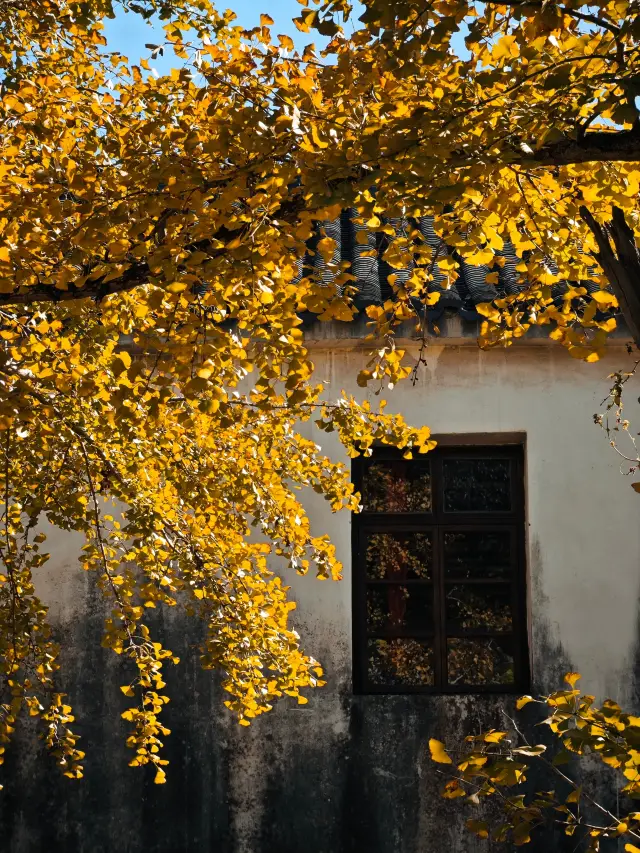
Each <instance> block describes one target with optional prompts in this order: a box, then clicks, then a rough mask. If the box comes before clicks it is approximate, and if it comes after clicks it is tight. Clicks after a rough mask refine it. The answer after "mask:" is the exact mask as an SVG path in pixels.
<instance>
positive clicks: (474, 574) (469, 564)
mask: <svg viewBox="0 0 640 853" xmlns="http://www.w3.org/2000/svg"><path fill="white" fill-rule="evenodd" d="M511 571H512V569H511V534H510V532H509V531H508V530H502V531H485V530H478V531H474V532H464V533H462V532H461V533H458V532H456V533H445V534H444V573H445V576H446V577H449V578H459V579H463V578H470V579H475V580H481V579H483V578H509V577H510V576H511Z"/></svg>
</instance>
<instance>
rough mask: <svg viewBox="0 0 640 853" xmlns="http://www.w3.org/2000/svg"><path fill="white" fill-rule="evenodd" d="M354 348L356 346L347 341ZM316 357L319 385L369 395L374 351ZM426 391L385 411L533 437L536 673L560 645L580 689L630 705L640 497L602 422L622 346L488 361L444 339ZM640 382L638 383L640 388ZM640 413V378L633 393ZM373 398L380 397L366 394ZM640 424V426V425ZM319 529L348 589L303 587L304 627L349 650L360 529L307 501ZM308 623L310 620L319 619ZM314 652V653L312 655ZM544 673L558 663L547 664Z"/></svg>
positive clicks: (394, 394) (525, 351) (338, 453)
mask: <svg viewBox="0 0 640 853" xmlns="http://www.w3.org/2000/svg"><path fill="white" fill-rule="evenodd" d="M343 344H346V342H343ZM327 346H328V344H327V342H318V344H317V346H316V347H315V351H314V353H313V359H314V363H315V364H316V367H317V370H318V378H319V379H326V380H328V381H329V383H330V387H331V388H333V389H334V390H339V389H341V388H344V389H345V390H346V391H347V392H348V393H353V394H354V396H356V397H359V398H362V396H364V394H365V392H363V391H362V389H359V388H358V387H357V385H356V381H355V377H356V376H357V374H358V371H359V370H360V369H362V367H363V366H364V363H365V353H364V352H363V351H362V350H359V349H357V348H355V349H354V348H352V347H350V346H348V345H343V347H342V348H337V349H335V348H334V349H328V348H327ZM426 357H427V365H428V366H427V368H426V369H424V370H423V371H422V373H421V377H420V381H419V382H418V384H416V385H415V386H413V387H412V386H411V384H410V383H401V384H400V385H399V386H398V387H396V388H395V389H393V390H392V391H386V392H385V393H384V394H383V395H382V396H384V397H385V398H386V399H387V401H388V409H389V410H392V411H396V412H401V413H402V414H403V415H404V416H405V418H406V419H407V421H408V422H410V423H412V424H415V425H422V424H426V425H428V426H429V427H431V430H432V432H433V433H439V434H455V433H500V432H505V433H513V432H524V433H526V449H525V453H526V498H527V503H526V520H527V570H528V576H529V604H530V623H531V648H532V675H533V679H534V683H535V682H536V681H537V678H536V676H537V675H538V674H539V673H537V672H536V668H537V667H538V666H540V665H542V664H543V662H542V661H541V660H539V659H538V657H537V654H538V655H539V654H540V653H541V652H540V648H541V645H542V644H544V645H545V647H546V648H547V649H548V648H549V647H550V646H557V647H558V648H561V649H562V651H563V652H564V656H565V658H566V659H568V661H569V662H570V664H571V666H572V668H574V669H576V670H578V671H579V672H581V673H582V675H583V682H582V686H583V688H584V689H585V690H588V691H589V692H593V693H595V694H596V696H598V697H600V698H603V697H604V696H609V695H611V696H612V697H615V698H616V699H618V700H620V701H624V700H625V699H626V698H628V695H629V691H630V690H631V688H632V683H631V672H630V668H631V666H632V659H633V656H634V654H635V653H636V644H637V631H638V611H639V601H640V532H639V526H638V518H639V515H640V496H638V495H636V494H635V492H633V490H632V489H631V488H630V480H629V479H628V478H625V477H623V476H622V475H621V473H620V470H619V466H620V461H621V460H620V458H619V457H618V456H617V455H616V453H615V452H614V451H613V450H612V449H611V448H610V447H609V446H608V444H607V440H606V436H605V434H604V432H603V431H602V430H601V429H599V428H598V427H596V426H595V425H594V423H593V417H592V416H593V414H594V413H595V412H597V411H601V408H602V407H601V405H600V404H601V401H602V399H603V397H605V396H606V394H607V391H608V387H609V384H610V383H608V380H607V376H608V374H610V373H611V372H612V371H614V370H617V369H620V368H621V367H623V368H628V367H629V366H630V364H631V363H632V359H631V358H630V357H629V356H628V355H627V354H626V351H625V349H624V347H619V346H613V347H611V348H610V350H609V353H608V355H607V356H606V357H605V358H604V359H603V360H601V361H600V362H598V363H596V364H585V363H583V362H579V361H576V360H574V359H572V358H571V357H570V356H569V355H568V354H567V353H566V351H565V350H563V349H562V348H560V347H557V346H548V345H545V344H541V343H535V344H532V345H526V344H520V345H517V346H514V347H511V348H510V349H508V350H493V351H490V352H482V351H480V350H479V349H478V348H477V347H476V346H474V345H473V344H471V343H469V344H467V345H456V344H448V343H446V342H444V343H443V342H440V343H438V344H437V345H434V346H432V347H430V348H429V350H428V352H427V356H426ZM636 386H638V387H636ZM628 388H629V391H628V394H627V398H628V406H629V414H630V416H632V415H633V410H634V405H635V408H636V410H637V411H638V416H639V417H638V421H637V423H636V430H638V429H640V408H639V407H638V406H637V404H636V398H637V396H638V388H640V383H636V385H635V386H634V385H632V384H631V383H630V385H629V386H628ZM368 396H369V397H370V399H371V400H372V402H375V398H374V395H373V394H368ZM632 425H633V424H632ZM307 434H308V435H309V437H313V439H314V440H315V441H317V442H318V443H319V444H321V445H322V446H323V448H325V449H326V451H327V452H328V453H329V454H330V455H331V456H332V457H333V458H336V459H337V458H340V459H343V460H344V461H345V462H348V459H347V457H346V455H345V454H344V452H343V451H342V449H341V446H340V444H339V442H338V440H337V439H336V438H335V435H334V434H330V435H327V434H326V433H321V432H320V431H319V430H317V428H315V427H314V426H313V425H309V426H308V433H307ZM305 500H306V503H307V505H308V507H309V513H310V517H311V521H312V525H313V527H314V528H315V531H316V532H317V533H329V534H330V535H331V538H332V540H333V542H334V543H335V544H336V547H337V551H338V556H339V558H340V559H341V560H342V561H343V563H344V566H345V572H344V581H343V582H341V583H339V584H332V583H328V582H326V583H323V584H318V583H317V582H316V581H315V580H314V579H312V578H310V577H307V578H293V579H292V580H291V584H292V588H293V591H294V595H295V597H296V599H297V601H298V603H299V618H301V619H302V621H303V622H304V623H307V624H309V623H315V624H314V627H313V628H312V629H311V630H310V631H309V633H310V636H311V639H312V640H314V639H316V638H321V637H322V636H323V635H325V634H326V633H327V632H328V631H329V625H331V634H332V635H333V636H334V637H335V636H341V637H343V638H344V641H345V642H346V643H349V642H350V636H351V629H350V619H351V616H350V611H351V577H350V568H351V538H350V536H351V532H350V518H349V516H348V515H347V514H338V515H332V514H331V512H330V511H329V510H328V508H327V507H326V505H324V503H323V502H322V500H321V499H319V498H318V497H317V496H316V495H311V496H310V497H308V498H305ZM309 627H311V626H310V624H309ZM310 650H311V651H312V649H310ZM544 663H545V664H546V663H548V662H544Z"/></svg>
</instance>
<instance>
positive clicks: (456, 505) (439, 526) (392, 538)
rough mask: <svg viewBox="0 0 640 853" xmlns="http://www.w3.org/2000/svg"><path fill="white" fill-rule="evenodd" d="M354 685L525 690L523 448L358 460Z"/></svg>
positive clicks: (384, 689) (440, 450)
mask: <svg viewBox="0 0 640 853" xmlns="http://www.w3.org/2000/svg"><path fill="white" fill-rule="evenodd" d="M353 476H354V482H355V486H356V488H357V489H358V491H359V492H360V494H361V495H362V504H363V511H362V512H361V513H358V514H356V515H354V516H353V578H354V587H353V605H354V607H353V609H354V686H355V689H356V691H357V692H360V693H482V692H494V693H495V692H499V693H502V692H504V693H506V692H518V691H521V690H526V689H527V686H528V653H527V630H526V588H525V572H524V477H523V452H522V446H518V445H514V446H508V447H504V446H502V447H501V446H465V447H447V446H442V447H441V446H440V445H439V446H438V447H437V448H436V449H435V450H433V451H431V452H430V453H428V454H426V455H425V456H417V457H414V459H410V460H406V459H403V458H402V454H401V453H399V452H397V451H394V450H388V449H386V448H379V449H378V448H376V449H375V450H374V452H373V456H371V457H369V458H359V459H356V460H354V468H353Z"/></svg>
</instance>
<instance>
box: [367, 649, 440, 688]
mask: <svg viewBox="0 0 640 853" xmlns="http://www.w3.org/2000/svg"><path fill="white" fill-rule="evenodd" d="M367 646H368V661H367V674H368V678H369V682H370V684H373V685H376V686H378V687H383V686H384V687H418V686H423V687H425V686H430V685H433V649H432V646H431V643H429V642H423V641H418V640H409V639H398V640H373V639H369V641H368V644H367Z"/></svg>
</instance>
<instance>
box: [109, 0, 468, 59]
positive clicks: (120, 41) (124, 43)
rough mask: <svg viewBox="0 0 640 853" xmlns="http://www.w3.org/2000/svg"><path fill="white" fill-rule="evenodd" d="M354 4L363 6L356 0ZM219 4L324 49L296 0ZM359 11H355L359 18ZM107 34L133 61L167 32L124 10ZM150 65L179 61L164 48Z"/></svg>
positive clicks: (244, 19) (245, 22)
mask: <svg viewBox="0 0 640 853" xmlns="http://www.w3.org/2000/svg"><path fill="white" fill-rule="evenodd" d="M354 5H355V6H356V7H357V6H360V4H359V3H357V0H356V2H355V3H354ZM217 6H218V8H219V9H224V8H230V9H232V10H233V11H234V12H235V13H236V15H237V16H238V17H237V21H236V23H238V24H239V25H240V26H242V27H245V28H247V29H250V28H251V27H255V26H258V25H259V23H260V13H261V12H267V13H268V14H269V15H271V17H272V18H273V20H274V21H275V23H274V25H273V27H272V28H271V29H272V32H273V33H274V34H278V33H282V34H283V35H288V36H291V38H292V39H293V40H294V42H295V43H296V46H297V47H299V48H302V47H304V45H305V44H308V43H309V42H311V41H313V42H314V43H315V45H316V47H317V48H321V47H322V46H323V44H326V42H327V39H325V38H323V37H322V36H320V35H319V34H318V33H317V32H314V33H301V32H300V31H299V30H297V29H296V27H295V25H294V24H293V23H292V20H291V19H292V18H294V17H297V16H299V15H300V12H301V9H302V7H301V6H300V4H299V3H297V2H296V0H226V2H225V0H219V2H218V4H217ZM358 14H359V13H358V12H356V15H355V17H356V18H357V15H358ZM350 26H352V24H351V22H349V23H348V24H347V27H350ZM105 35H106V37H107V40H108V42H109V49H110V50H117V51H119V52H120V53H122V54H124V55H125V56H127V57H128V58H129V59H130V60H132V61H133V62H137V61H138V60H139V59H140V57H141V56H148V55H149V51H148V50H146V49H145V44H146V43H151V44H158V43H159V42H162V41H164V38H163V36H164V33H163V30H162V27H161V26H160V25H159V24H156V25H155V26H149V24H146V23H145V22H144V21H143V20H142V18H140V17H139V16H138V15H133V14H124V13H123V12H120V13H118V15H117V16H116V18H115V19H114V20H111V21H110V20H107V21H106V22H105ZM456 42H457V47H458V50H459V51H460V52H461V54H464V53H465V52H466V51H465V47H464V42H463V41H462V36H461V35H460V34H458V36H457V37H454V44H455V43H456ZM151 64H152V67H155V68H156V69H157V71H158V73H160V74H165V73H167V72H168V71H169V69H170V68H171V66H172V65H179V64H180V62H179V61H177V60H176V59H175V57H173V55H172V53H171V51H170V50H169V51H165V55H164V57H158V58H157V59H155V60H154V61H153V62H152V63H151Z"/></svg>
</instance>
